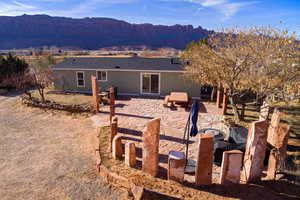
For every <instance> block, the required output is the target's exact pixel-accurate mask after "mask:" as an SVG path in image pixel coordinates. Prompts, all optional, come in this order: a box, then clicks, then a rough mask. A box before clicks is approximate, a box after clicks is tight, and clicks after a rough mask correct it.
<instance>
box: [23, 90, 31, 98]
mask: <svg viewBox="0 0 300 200" xmlns="http://www.w3.org/2000/svg"><path fill="white" fill-rule="evenodd" d="M24 93H25V94H26V95H27V96H28V97H29V99H31V98H32V96H31V92H29V91H27V90H25V91H24Z"/></svg>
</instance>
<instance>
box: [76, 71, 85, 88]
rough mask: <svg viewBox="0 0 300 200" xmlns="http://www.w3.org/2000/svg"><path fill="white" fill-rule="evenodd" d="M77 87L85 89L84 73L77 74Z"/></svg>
mask: <svg viewBox="0 0 300 200" xmlns="http://www.w3.org/2000/svg"><path fill="white" fill-rule="evenodd" d="M76 77H77V87H84V72H76Z"/></svg>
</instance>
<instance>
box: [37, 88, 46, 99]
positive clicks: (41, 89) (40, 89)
mask: <svg viewBox="0 0 300 200" xmlns="http://www.w3.org/2000/svg"><path fill="white" fill-rule="evenodd" d="M38 91H39V94H40V96H41V100H42V102H45V95H44V89H43V88H38Z"/></svg>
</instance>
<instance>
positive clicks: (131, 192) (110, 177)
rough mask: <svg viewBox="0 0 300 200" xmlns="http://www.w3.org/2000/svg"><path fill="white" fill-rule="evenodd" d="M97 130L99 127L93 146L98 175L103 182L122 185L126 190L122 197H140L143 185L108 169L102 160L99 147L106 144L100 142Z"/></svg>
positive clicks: (137, 198) (138, 198)
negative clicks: (138, 184)
mask: <svg viewBox="0 0 300 200" xmlns="http://www.w3.org/2000/svg"><path fill="white" fill-rule="evenodd" d="M99 132H100V131H99V129H97V134H96V138H95V141H97V142H96V146H95V156H96V167H97V170H98V172H99V175H100V176H101V177H102V178H103V179H104V181H105V182H107V183H109V184H112V185H114V186H117V187H118V188H120V187H122V188H123V189H125V190H126V191H127V196H126V197H122V199H134V200H140V199H142V196H143V191H144V188H143V187H140V186H137V185H136V184H134V183H133V182H131V181H130V180H129V179H127V178H125V177H123V176H120V175H118V174H116V173H114V172H112V171H110V170H109V169H108V168H107V167H106V166H105V164H104V163H103V162H102V159H101V150H100V147H102V148H106V147H107V146H106V147H105V145H101V144H100V139H99Z"/></svg>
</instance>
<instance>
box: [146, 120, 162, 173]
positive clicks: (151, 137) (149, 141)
mask: <svg viewBox="0 0 300 200" xmlns="http://www.w3.org/2000/svg"><path fill="white" fill-rule="evenodd" d="M159 136H160V118H156V119H153V120H150V121H149V122H148V123H147V127H146V129H145V130H144V132H143V166H142V169H143V171H144V172H146V173H148V174H150V175H151V176H154V177H155V176H157V173H158V163H159Z"/></svg>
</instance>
